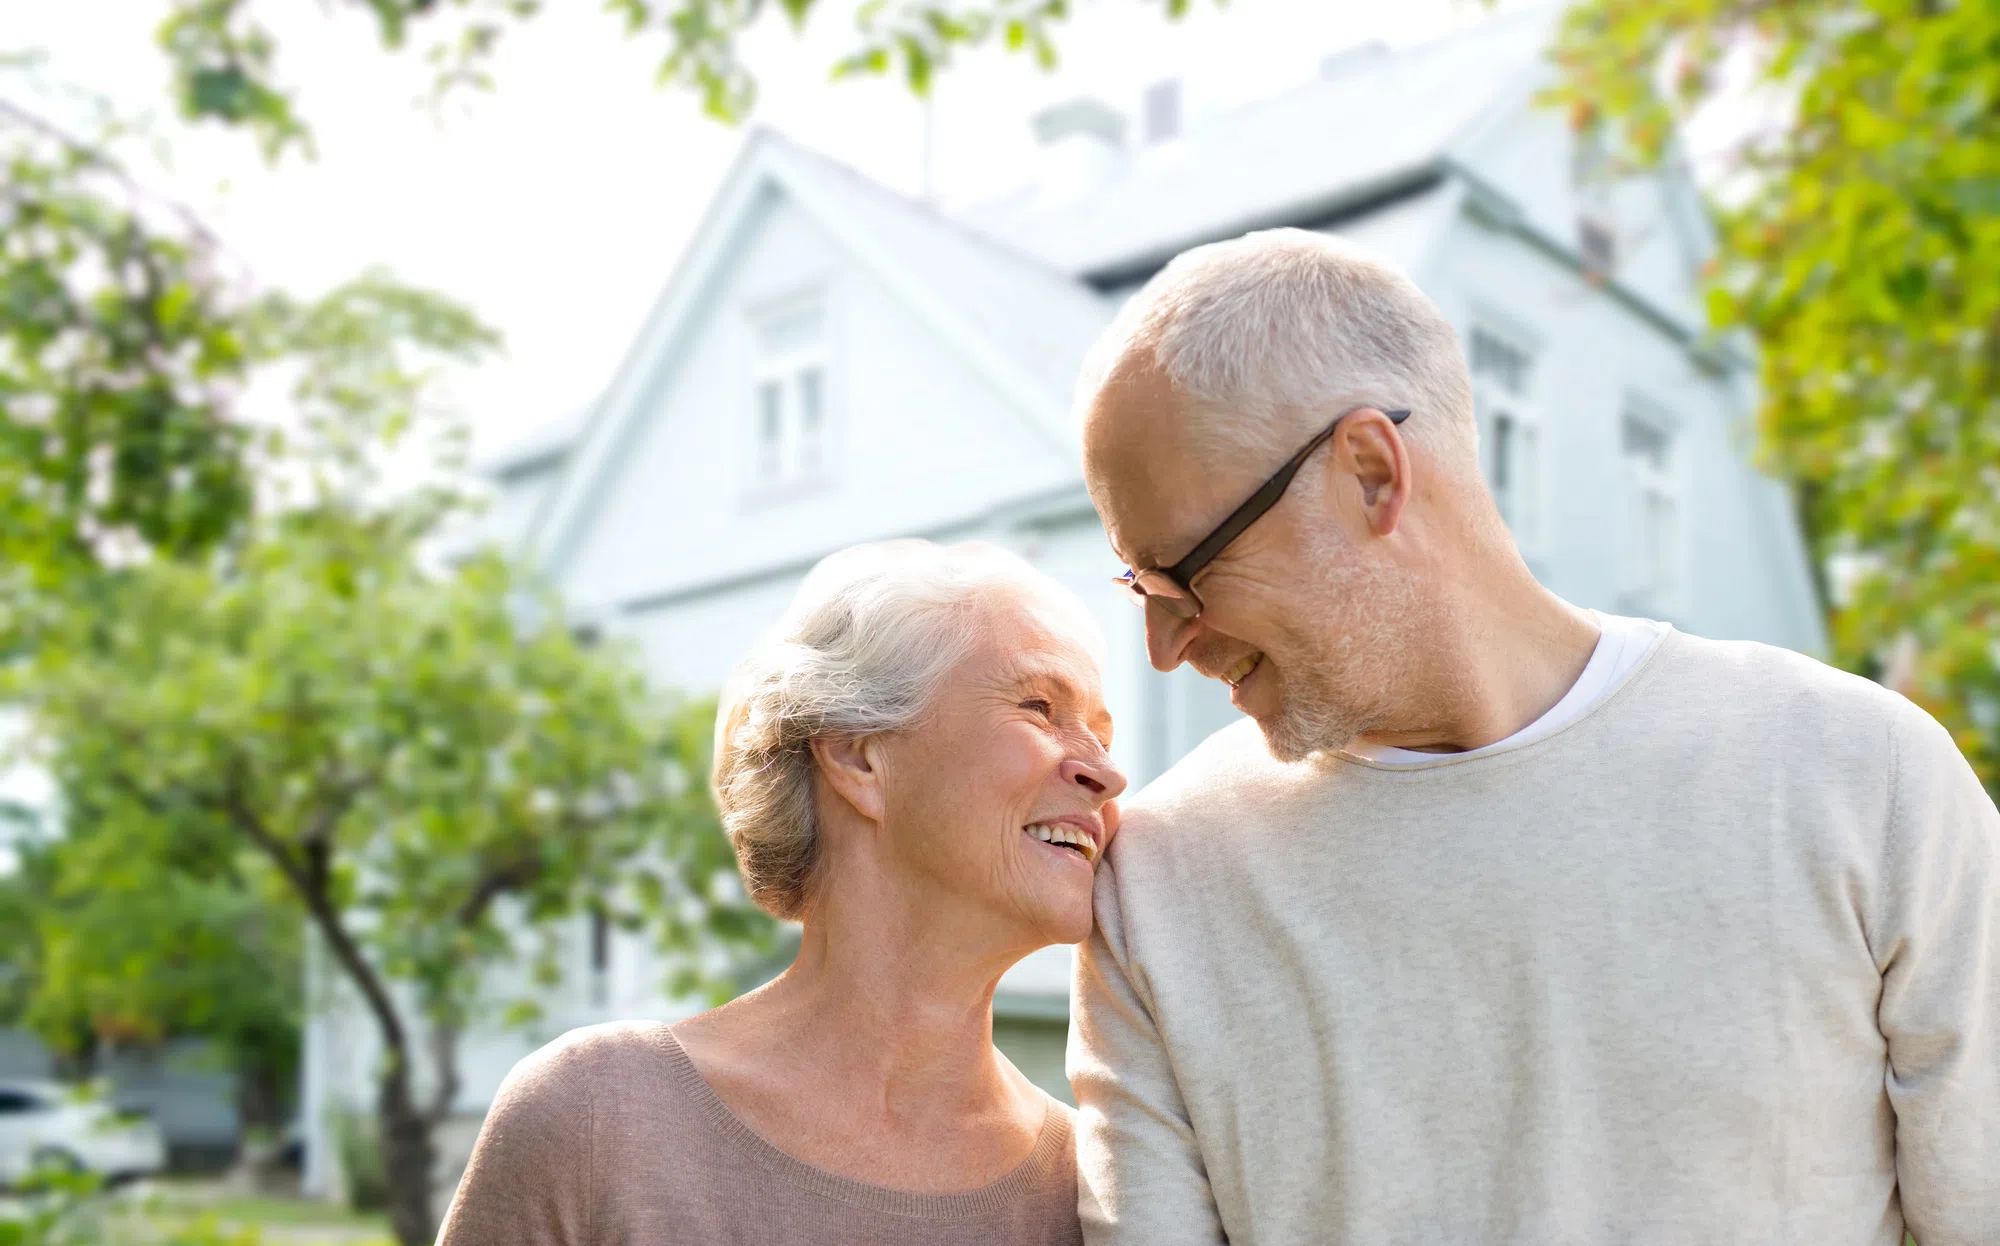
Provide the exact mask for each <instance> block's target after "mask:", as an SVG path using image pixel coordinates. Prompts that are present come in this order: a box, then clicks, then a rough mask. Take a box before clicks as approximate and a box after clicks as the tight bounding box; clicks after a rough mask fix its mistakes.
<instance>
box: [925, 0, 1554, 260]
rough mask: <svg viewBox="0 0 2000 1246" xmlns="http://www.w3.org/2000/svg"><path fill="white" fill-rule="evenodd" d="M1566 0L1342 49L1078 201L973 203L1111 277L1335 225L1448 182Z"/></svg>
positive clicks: (1137, 161)
mask: <svg viewBox="0 0 2000 1246" xmlns="http://www.w3.org/2000/svg"><path fill="white" fill-rule="evenodd" d="M1554 18H1555V11H1554V10H1551V9H1546V8H1535V9H1529V10H1525V11H1521V12H1517V13H1513V14H1508V15H1504V16H1501V17H1496V18H1493V19H1491V20H1488V21H1485V22H1482V23H1480V24H1479V25H1478V26H1477V27H1476V28H1474V29H1473V30H1470V31H1467V32H1464V33H1462V34H1458V35H1453V36H1450V37H1448V38H1444V39H1439V40H1436V41H1434V42H1431V43H1426V44H1420V45H1418V46H1415V47H1412V48H1407V49H1401V50H1397V51H1388V50H1382V51H1380V52H1379V53H1376V54H1373V55H1367V54H1361V55H1354V56H1350V57H1343V58H1340V60H1339V61H1338V62H1337V63H1336V64H1334V65H1333V66H1332V67H1331V72H1330V73H1329V75H1328V76H1327V77H1325V78H1323V79H1322V80H1320V81H1317V82H1314V83H1311V84H1309V85H1306V86H1303V87H1299V88H1297V89H1296V90H1293V91H1290V92H1287V93H1285V94H1283V95H1279V96H1276V97H1274V98H1271V99H1267V100H1263V101H1260V102H1258V103H1255V104H1251V105H1249V106H1247V107H1244V108H1240V109H1237V110H1235V111H1233V112H1231V113H1228V114H1226V115H1224V116H1221V117H1218V118H1216V119H1214V120H1213V121H1212V122H1210V123H1208V124H1206V125H1202V126H1199V127H1197V128H1195V129H1193V130H1191V131H1190V132H1189V133H1187V134H1186V135H1184V136H1182V137H1180V138H1177V139H1173V140H1171V141H1169V142H1165V143H1160V144H1158V145H1156V146H1152V147H1146V148H1142V149H1140V150H1138V151H1136V152H1133V153H1131V154H1129V155H1128V156H1127V157H1125V158H1124V159H1123V160H1122V161H1121V162H1120V164H1119V165H1117V166H1116V167H1115V169H1114V170H1113V171H1112V172H1111V173H1110V175H1109V176H1108V178H1107V179H1106V180H1105V181H1103V182H1102V183H1101V184H1099V185H1097V186H1096V187H1094V188H1092V189H1091V190H1090V191H1089V193H1088V194H1087V195H1085V196H1083V197H1082V198H1080V199H1077V200H1076V201H1074V202H1068V203H1053V202H1050V201H1048V200H1047V199H1046V198H1045V197H1040V196H1038V195H1037V194H1036V193H1035V192H1033V191H1023V192H1021V193H1018V194H1015V195H1012V196H1009V197H1007V198H1005V199H1002V200H999V201H996V202H993V203H989V204H986V205H983V206H979V207H975V208H973V209H971V210H969V211H967V212H966V213H965V219H966V221H967V222H968V223H969V224H971V225H973V226H974V227H976V228H978V229H980V230H982V231H984V232H986V233H989V234H991V235H993V236H994V237H996V238H999V239H1002V240H1004V241H1006V242H1009V243H1011V244H1013V245H1015V246H1018V247H1020V248H1022V249H1023V250H1028V251H1032V252H1033V253H1034V254H1036V255H1039V256H1041V257H1042V258H1043V259H1044V260H1045V261H1046V262H1047V263H1049V264H1051V265H1053V266H1055V267H1056V268H1059V269H1061V270H1063V271H1065V272H1070V273H1076V274H1079V275H1082V276H1087V277H1090V278H1093V279H1094V280H1097V281H1099V282H1100V283H1103V284H1107V285H1109V284H1118V283H1119V282H1121V281H1123V280H1127V279H1130V278H1136V277H1143V276H1145V275H1146V274H1147V273H1149V272H1150V271H1151V270H1153V269H1156V268H1158V267H1159V266H1160V265H1162V264H1164V263H1165V262H1166V261H1167V260H1169V259H1171V258H1172V257H1173V256H1175V255H1177V254H1179V253H1180V252H1181V251H1184V250H1186V249H1187V248H1188V247H1191V246H1196V245H1198V244H1200V243H1203V242H1210V241H1213V240H1215V239H1217V238H1229V237H1234V236H1236V235H1237V234H1241V233H1244V232H1246V231H1248V230H1252V229H1259V228H1267V227H1271V226H1278V225H1308V226H1309V225H1315V224H1321V223H1329V224H1330V223H1332V222H1333V221H1335V220H1337V219H1339V218H1340V217H1342V216H1344V215H1350V214H1353V213H1355V212H1356V211H1358V210H1365V209H1366V208H1367V207H1368V206H1369V205H1371V204H1372V203H1375V202H1378V201H1384V200H1392V199H1395V198H1398V197H1400V195H1402V194H1404V193H1407V192H1409V191H1411V190H1414V189H1419V188H1421V187H1422V186H1423V185H1424V184H1425V183H1426V182H1428V181H1431V180H1435V178H1436V176H1437V174H1438V171H1439V170H1440V168H1441V165H1442V162H1443V161H1444V160H1445V159H1446V157H1447V156H1449V155H1450V154H1451V150H1452V147H1453V143H1454V140H1456V139H1457V138H1458V136H1459V135H1460V134H1461V133H1463V132H1464V131H1465V130H1466V129H1467V128H1468V127H1470V126H1472V125H1474V124H1475V123H1477V122H1478V121H1479V120H1480V119H1481V118H1482V117H1483V116H1485V115H1486V114H1487V113H1488V112H1489V111H1490V110H1491V108H1492V107H1493V105H1494V104H1495V103H1496V101H1497V100H1498V98H1499V97H1501V96H1502V95H1503V94H1505V93H1507V92H1508V91H1509V90H1510V88H1514V87H1516V86H1517V84H1518V83H1520V82H1521V80H1522V78H1523V76H1524V75H1526V74H1529V73H1531V72H1533V71H1534V70H1535V69H1536V68H1537V67H1538V66H1539V63H1540V60H1541V53H1542V49H1543V48H1544V47H1546V46H1547V42H1548V39H1549V36H1550V33H1551V27H1552V23H1553V21H1554Z"/></svg>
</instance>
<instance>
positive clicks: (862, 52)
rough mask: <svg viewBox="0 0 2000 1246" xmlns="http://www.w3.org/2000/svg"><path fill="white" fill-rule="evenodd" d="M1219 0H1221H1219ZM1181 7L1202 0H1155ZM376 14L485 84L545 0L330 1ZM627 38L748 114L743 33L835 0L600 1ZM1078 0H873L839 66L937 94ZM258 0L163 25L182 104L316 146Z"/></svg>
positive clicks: (1046, 53)
mask: <svg viewBox="0 0 2000 1246" xmlns="http://www.w3.org/2000/svg"><path fill="white" fill-rule="evenodd" d="M1220 2H1221V0H1218V3H1220ZM1149 3H1151V4H1152V5H1153V6H1154V7H1157V8H1158V9H1159V10H1160V11H1161V13H1162V14H1164V15H1165V16H1166V17H1168V18H1170V19H1176V18H1180V17H1183V16H1185V15H1186V14H1187V13H1188V11H1189V10H1190V9H1192V8H1193V6H1194V0H1149ZM330 7H332V8H335V9H340V10H346V11H349V12H352V13H355V14H357V15H361V14H365V15H366V16H368V17H371V18H373V19H374V22H375V29H376V34H377V35H378V37H379V38H380V40H381V43H382V46H383V47H384V48H386V49H390V50H398V49H402V48H404V47H406V46H407V45H408V44H409V43H410V42H411V40H412V38H413V37H415V36H417V35H418V34H419V33H420V32H423V33H425V34H426V35H427V37H428V52H427V56H428V59H429V61H430V63H431V64H432V66H433V67H435V69H436V71H437V89H438V90H439V91H448V90H451V89H454V88H456V87H460V86H464V85H482V86H483V85H488V84H489V83H490V76H489V71H488V69H487V65H488V63H489V62H490V60H491V57H492V54H493V50H494V48H495V47H496V46H497V45H498V43H499V41H500V38H501V36H502V35H503V34H504V33H505V32H506V31H507V29H508V28H509V27H511V26H515V25H519V24H521V23H524V22H526V21H528V20H529V19H531V18H533V17H534V16H535V15H536V14H537V13H539V12H540V11H541V10H542V9H543V8H544V7H545V5H544V0H445V2H443V3H440V2H439V0H341V2H340V3H338V4H336V5H333V6H330ZM597 7H599V8H601V9H603V10H605V12H606V14H607V16H608V17H609V18H611V19H612V20H613V21H615V22H616V23H617V24H618V25H619V26H620V27H621V28H622V29H623V33H624V34H625V35H626V37H628V38H651V39H654V40H656V41H658V42H659V43H660V44H661V45H662V50H661V53H660V63H659V69H658V73H657V77H658V80H659V81H660V82H662V83H664V84H668V85H671V86H675V87H680V88H685V89H689V90H692V91H694V92H695V93H696V94H698V95H699V96H700V98H701V101H702V106H703V108H704V109H705V110H706V111H707V112H708V113H709V115H711V116H713V117H716V118H718V119H719V120H723V121H730V122H734V121H740V120H742V119H743V118H744V117H746V116H748V115H749V113H750V110H751V109H752V108H753V107H754V106H755V104H756V100H757V81H756V77H755V75H754V74H752V73H751V71H750V68H749V66H748V65H746V64H745V63H744V61H743V57H742V54H741V49H740V46H739V43H740V40H741V39H742V37H743V35H744V33H745V32H746V31H748V30H749V29H750V28H751V27H752V26H754V25H755V24H756V23H757V22H759V21H760V20H763V19H765V18H766V17H767V16H772V15H775V16H776V17H778V18H779V19H781V20H784V21H788V22H789V23H791V25H792V26H793V28H794V29H803V28H804V26H805V25H806V23H807V21H808V20H810V19H813V18H814V17H816V16H817V15H819V14H821V13H824V12H825V11H826V10H827V9H828V8H830V7H832V6H831V5H830V4H829V3H828V2H827V0H599V2H598V5H597ZM1075 9H1076V4H1075V0H864V2H863V3H861V4H860V5H859V6H858V8H857V9H856V11H855V44H854V47H853V49H852V50H851V51H850V52H849V53H848V54H847V55H846V56H844V57H842V58H841V59H840V60H839V61H838V62H837V63H836V64H835V65H834V66H833V67H832V72H833V73H834V74H835V75H836V76H847V75H854V74H893V75H896V76H898V77H900V78H901V79H902V80H903V81H904V82H905V83H906V84H907V85H908V86H909V87H910V89H911V90H913V91H915V92H916V93H917V94H918V95H927V94H929V92H930V88H931V83H932V81H933V80H934V79H935V78H936V76H937V74H938V72H939V71H940V70H942V69H944V68H945V67H947V66H948V65H949V64H950V63H951V60H952V58H953V56H954V55H956V54H957V53H959V52H961V51H965V50H969V49H972V48H978V47H984V46H989V45H998V46H1001V47H1004V48H1006V49H1008V50H1010V51H1012V52H1017V53H1021V54H1025V55H1028V56H1031V57H1033V58H1034V60H1035V61H1036V63H1037V64H1040V65H1042V66H1043V67H1045V68H1046V67H1049V66H1052V65H1054V64H1055V62H1056V33H1057V28H1058V27H1060V26H1061V25H1062V24H1063V23H1064V22H1066V21H1068V20H1069V18H1070V16H1071V15H1072V14H1073V13H1074V12H1075ZM255 10H256V5H255V4H254V3H253V0H175V3H174V6H173V10H172V12H171V13H170V14H169V16H168V17H167V19H166V21H165V22H163V23H162V24H161V26H160V29H159V42H160V46H161V47H162V48H163V49H164V50H165V51H166V53H167V56H168V59H169V61H170V62H171V64H172V66H173V70H174V88H173V89H174V95H175V99H176V101H177V103H178V105H179V107H180V110H181V113H182V115H183V116H185V117H187V118H189V119H190V120H202V119H212V120H217V121H222V122H225V123H228V124H231V125H241V126H245V127H247V128H249V129H250V130H251V131H252V132H253V133H255V134H256V136H257V138H258V140H259V142H260V143H261V144H262V146H263V148H264V151H265V154H266V155H267V156H269V157H275V156H277V155H278V154H279V153H280V152H282V151H284V150H285V149H286V148H288V147H292V146H295V145H296V146H299V147H302V148H305V149H307V150H310V147H311V141H312V140H311V131H310V128H309V126H308V125H307V122H306V120H305V119H304V118H303V117H302V116H301V115H300V114H299V112H298V109H297V107H296V102H295V100H294V98H293V95H292V93H291V92H290V91H289V90H288V89H286V87H285V86H284V85H283V83H282V80H281V78H282V76H281V74H280V73H279V68H278V53H279V49H278V43H277V40H276V38H275V37H274V36H273V35H272V33H271V31H270V29H269V28H268V27H267V26H265V25H263V24H262V23H261V22H259V21H258V20H257V15H256V11H255Z"/></svg>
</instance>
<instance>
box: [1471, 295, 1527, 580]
mask: <svg viewBox="0 0 2000 1246" xmlns="http://www.w3.org/2000/svg"><path fill="white" fill-rule="evenodd" d="M1468 353H1469V354H1470V356H1471V359H1470V363H1471V372H1472V392H1473V396H1474V401H1475V404H1476V405H1477V407H1478V411H1479V422H1480V424H1481V425H1482V426H1483V427H1482V429H1481V431H1482V433H1483V435H1484V437H1485V441H1486V454H1485V458H1486V482H1487V484H1488V485H1489V486H1490V487H1491V488H1492V490H1493V501H1494V503H1495V504H1496V505H1498V506H1499V508H1500V516H1501V518H1503V519H1505V520H1506V521H1507V530H1508V531H1510V532H1512V533H1513V534H1514V543H1515V544H1516V545H1518V546H1519V547H1520V549H1521V553H1522V554H1523V555H1524V556H1527V557H1531V558H1532V557H1535V556H1537V555H1539V554H1540V553H1541V547H1542V430H1541V420H1540V418H1539V417H1538V415H1537V413H1536V411H1535V407H1534V404H1533V402H1532V401H1531V395H1532V392H1533V390H1532V387H1533V381H1534V367H1535V357H1534V353H1533V351H1532V350H1530V349H1529V347H1528V346H1527V344H1526V343H1525V342H1523V341H1522V340H1521V339H1519V338H1518V337H1514V336H1511V335H1508V334H1505V333H1502V332H1500V331H1499V330H1496V329H1494V328H1491V327H1490V326H1485V325H1479V326H1475V327H1474V328H1473V330H1472V344H1471V350H1470V351H1469V352H1468Z"/></svg>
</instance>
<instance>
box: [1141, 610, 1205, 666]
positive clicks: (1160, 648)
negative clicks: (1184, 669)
mask: <svg viewBox="0 0 2000 1246" xmlns="http://www.w3.org/2000/svg"><path fill="white" fill-rule="evenodd" d="M1200 628H1201V620H1199V619H1183V618H1181V617H1180V616H1178V615H1175V614H1172V613H1169V612H1168V611H1166V610H1164V609H1162V608H1161V607H1159V606H1154V605H1148V606H1147V607H1146V657H1147V658H1148V659H1149V660H1150V661H1151V662H1152V663H1153V669H1154V670H1156V671H1171V670H1173V669H1174V668H1175V667H1177V666H1179V665H1180V664H1181V663H1182V662H1185V661H1187V647H1188V642H1189V641H1192V640H1193V639H1194V637H1195V633H1196V632H1197V631H1199V630H1200Z"/></svg>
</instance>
